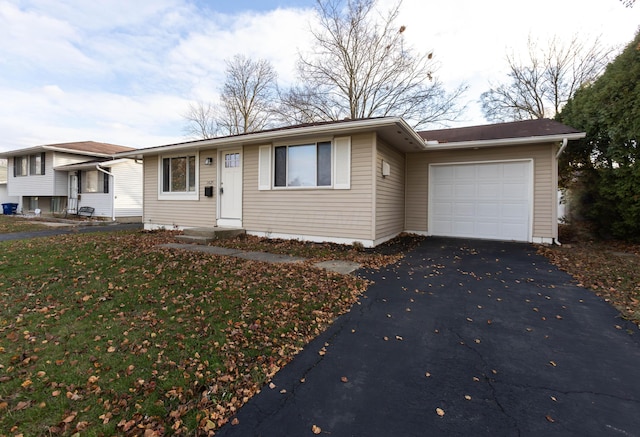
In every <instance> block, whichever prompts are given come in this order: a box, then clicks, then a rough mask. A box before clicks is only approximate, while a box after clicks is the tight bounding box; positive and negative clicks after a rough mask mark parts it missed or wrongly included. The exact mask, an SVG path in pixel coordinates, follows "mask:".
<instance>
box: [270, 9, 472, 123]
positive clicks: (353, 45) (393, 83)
mask: <svg viewBox="0 0 640 437" xmlns="http://www.w3.org/2000/svg"><path fill="white" fill-rule="evenodd" d="M400 5H401V3H397V4H396V5H395V6H394V7H393V8H392V9H391V10H390V11H389V12H388V13H387V14H386V15H383V14H379V13H378V12H377V10H376V0H346V4H345V1H344V0H317V7H316V9H317V12H318V23H317V26H315V27H313V28H312V29H311V32H312V35H313V38H314V45H313V48H312V51H311V53H309V54H300V57H299V61H298V75H299V80H300V82H301V83H302V84H303V85H300V86H294V87H292V88H290V89H289V90H288V91H286V92H285V93H284V94H283V96H282V106H281V111H280V113H281V115H282V116H283V117H284V118H285V119H288V120H289V121H294V122H306V121H320V120H339V119H342V118H345V117H348V118H352V119H356V118H368V117H377V116H387V115H394V116H401V117H404V118H405V119H407V121H409V122H410V123H412V124H413V125H414V126H415V127H419V126H423V125H425V124H427V123H430V122H435V121H446V120H452V119H454V118H455V117H456V116H457V115H458V114H459V112H460V111H461V108H458V107H457V106H456V101H457V98H458V97H459V96H460V95H461V94H462V93H463V92H464V91H465V90H466V87H460V88H458V89H457V90H455V91H454V92H452V93H448V92H446V91H445V89H444V87H443V85H442V84H441V83H440V82H439V81H438V80H437V79H436V77H435V70H436V64H435V63H434V61H433V54H432V53H428V54H417V53H414V52H413V50H412V49H411V48H410V47H408V46H407V45H406V43H405V41H404V32H405V31H406V27H405V26H399V25H397V24H395V20H396V18H397V16H398V12H399V9H400Z"/></svg>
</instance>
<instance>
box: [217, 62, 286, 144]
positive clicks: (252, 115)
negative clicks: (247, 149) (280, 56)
mask: <svg viewBox="0 0 640 437" xmlns="http://www.w3.org/2000/svg"><path fill="white" fill-rule="evenodd" d="M226 74H227V78H226V81H225V83H224V86H223V88H222V93H221V96H220V101H221V111H220V114H219V116H218V117H217V119H216V121H217V125H218V129H219V131H221V132H223V133H225V134H228V135H237V134H243V133H247V132H256V131H259V130H263V129H265V128H266V127H268V126H269V124H270V123H271V122H272V120H273V117H274V104H275V101H276V98H277V88H276V80H277V74H276V71H275V69H274V68H273V66H272V65H271V64H270V63H269V61H267V60H264V59H258V60H255V61H254V60H251V59H248V58H246V57H244V56H242V55H236V56H234V57H233V59H231V60H230V61H227V70H226Z"/></svg>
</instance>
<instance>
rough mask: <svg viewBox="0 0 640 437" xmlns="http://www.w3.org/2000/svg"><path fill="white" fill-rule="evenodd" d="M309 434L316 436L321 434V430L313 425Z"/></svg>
mask: <svg viewBox="0 0 640 437" xmlns="http://www.w3.org/2000/svg"><path fill="white" fill-rule="evenodd" d="M311 432H312V433H314V434H316V435H317V434H320V433H321V432H322V429H321V428H320V427H319V426H317V425H313V426H312V427H311Z"/></svg>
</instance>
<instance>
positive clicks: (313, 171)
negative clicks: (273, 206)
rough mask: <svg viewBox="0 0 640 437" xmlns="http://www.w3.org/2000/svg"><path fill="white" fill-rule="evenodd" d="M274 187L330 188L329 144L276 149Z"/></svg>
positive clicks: (327, 142) (321, 143)
mask: <svg viewBox="0 0 640 437" xmlns="http://www.w3.org/2000/svg"><path fill="white" fill-rule="evenodd" d="M274 186H276V187H329V186H331V142H330V141H325V142H320V143H314V144H302V145H296V146H279V147H276V148H275V180H274Z"/></svg>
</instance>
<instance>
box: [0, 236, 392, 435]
mask: <svg viewBox="0 0 640 437" xmlns="http://www.w3.org/2000/svg"><path fill="white" fill-rule="evenodd" d="M172 240H173V235H172V234H171V233H169V232H155V233H153V232H152V233H149V232H125V233H122V232H121V233H95V234H91V235H63V236H57V237H50V238H39V239H32V240H23V241H15V242H4V243H0V316H1V317H0V435H9V434H13V435H17V434H23V435H72V434H75V433H78V432H79V433H81V434H82V435H113V434H126V435H195V434H197V435H207V434H212V433H214V432H215V430H216V429H218V428H219V427H220V426H221V425H222V424H224V423H225V422H227V421H228V420H229V418H230V417H231V416H232V415H233V414H234V412H235V411H236V409H237V408H239V407H240V406H241V405H242V404H244V403H245V402H246V401H247V400H248V399H249V398H250V397H251V396H252V395H253V394H254V393H256V391H257V390H258V389H259V388H260V387H261V386H262V385H263V384H264V383H265V382H266V381H268V380H269V378H271V377H272V376H273V375H274V374H275V372H277V370H279V369H280V368H281V367H282V366H284V365H285V364H286V363H287V362H288V361H290V360H291V359H292V357H293V356H294V355H295V354H296V353H297V352H299V351H300V350H301V348H302V347H303V346H304V345H305V344H306V343H308V341H309V340H310V339H312V338H313V337H315V336H317V335H318V334H319V333H320V332H321V331H323V330H324V329H326V327H327V326H328V325H329V324H330V323H331V321H332V320H333V319H334V318H335V317H336V316H337V315H339V314H340V313H343V312H345V311H347V310H348V308H349V307H350V306H351V305H352V304H353V303H354V302H355V300H356V299H357V297H358V296H359V295H360V293H361V292H362V291H363V290H364V289H365V288H366V283H365V281H364V280H362V279H358V278H355V277H351V276H342V275H338V274H334V273H330V272H327V271H324V270H320V269H315V268H312V267H311V266H310V264H308V263H306V264H286V265H285V264H267V263H260V262H254V261H246V260H240V259H236V258H233V257H221V256H215V255H209V254H203V253H199V252H190V251H181V250H169V249H163V248H160V247H158V245H159V244H161V243H163V242H168V241H172ZM245 243H246V241H245ZM252 244H260V245H263V246H261V247H262V248H263V249H270V250H271V251H275V249H276V247H277V248H279V249H280V250H281V252H280V253H285V248H284V245H283V244H279V243H277V244H274V245H273V246H264V244H267V243H264V242H258V241H257V240H256V241H253V242H252ZM301 250H304V253H305V254H306V256H307V257H308V258H311V259H324V258H325V257H329V256H330V255H331V253H330V249H327V248H326V247H323V246H316V245H309V247H307V248H306V249H302V244H301V243H300V244H298V243H292V246H291V248H290V252H286V253H292V254H293V253H294V252H295V253H298V254H299V253H300V252H298V251H301ZM333 252H334V254H335V255H336V256H334V257H333V258H336V257H339V255H340V254H342V255H344V256H348V257H357V258H358V259H360V260H363V261H365V262H366V260H367V258H369V259H370V260H371V261H370V262H369V265H381V264H383V263H384V262H392V261H395V260H396V259H397V258H398V256H397V255H396V256H384V255H380V254H379V253H375V252H372V251H371V252H366V251H358V253H352V252H350V250H348V249H344V248H338V247H337V246H336V247H333ZM345 254H347V255H345ZM343 259H344V258H343Z"/></svg>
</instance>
